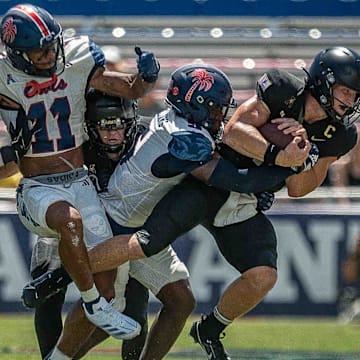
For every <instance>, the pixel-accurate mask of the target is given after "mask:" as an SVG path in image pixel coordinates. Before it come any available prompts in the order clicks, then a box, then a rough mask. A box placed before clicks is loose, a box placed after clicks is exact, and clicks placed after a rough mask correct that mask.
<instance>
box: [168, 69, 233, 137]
mask: <svg viewBox="0 0 360 360" xmlns="http://www.w3.org/2000/svg"><path fill="white" fill-rule="evenodd" d="M232 94H233V90H232V87H231V84H230V81H229V79H228V77H227V76H226V75H225V74H224V73H223V72H222V71H221V70H219V69H217V68H216V67H214V66H212V65H208V64H189V65H185V66H182V67H180V68H178V69H176V70H175V71H174V72H173V73H172V75H171V79H170V82H169V86H168V91H167V97H166V99H165V101H166V103H167V104H168V105H169V106H170V107H171V108H173V109H174V110H175V111H176V112H177V113H178V114H179V115H180V116H182V117H184V118H185V119H186V120H187V121H188V122H189V123H192V124H195V125H197V126H202V127H204V128H206V129H207V130H209V132H210V133H212V134H216V133H217V131H218V130H219V128H220V127H221V123H222V122H223V121H224V120H225V117H226V115H227V112H228V109H229V108H230V107H236V102H235V100H234V99H233V96H232Z"/></svg>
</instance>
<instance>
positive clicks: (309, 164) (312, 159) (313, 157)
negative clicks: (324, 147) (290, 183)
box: [292, 143, 320, 174]
mask: <svg viewBox="0 0 360 360" xmlns="http://www.w3.org/2000/svg"><path fill="white" fill-rule="evenodd" d="M310 144H311V149H310V152H309V156H308V157H307V159H306V160H305V161H304V163H303V165H302V166H294V167H292V169H293V170H294V172H295V173H296V174H298V173H300V172H302V171H309V170H310V169H311V168H313V167H314V166H315V165H316V163H317V162H318V160H319V157H320V152H319V148H318V147H317V145H316V144H315V143H310Z"/></svg>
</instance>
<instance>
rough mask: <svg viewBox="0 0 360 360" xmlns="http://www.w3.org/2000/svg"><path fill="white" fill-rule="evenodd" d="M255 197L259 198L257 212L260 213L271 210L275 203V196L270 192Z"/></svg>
mask: <svg viewBox="0 0 360 360" xmlns="http://www.w3.org/2000/svg"><path fill="white" fill-rule="evenodd" d="M255 196H256V198H257V206H256V210H257V211H259V212H260V211H266V210H269V209H270V208H271V207H272V206H273V204H274V202H275V195H274V193H273V192H270V191H262V192H260V193H256V194H255Z"/></svg>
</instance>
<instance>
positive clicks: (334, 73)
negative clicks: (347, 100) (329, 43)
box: [305, 47, 360, 123]
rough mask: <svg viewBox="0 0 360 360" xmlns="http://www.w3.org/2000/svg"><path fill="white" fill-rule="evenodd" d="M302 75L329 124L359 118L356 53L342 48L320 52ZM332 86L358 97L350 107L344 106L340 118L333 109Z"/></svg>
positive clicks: (359, 58)
mask: <svg viewBox="0 0 360 360" xmlns="http://www.w3.org/2000/svg"><path fill="white" fill-rule="evenodd" d="M305 72H306V79H305V82H306V87H307V88H308V89H310V92H311V95H312V96H313V97H314V98H315V99H316V100H317V101H318V102H319V104H320V105H321V106H322V108H323V109H324V110H325V111H326V113H327V114H328V115H329V116H330V117H331V118H332V119H333V121H342V122H344V123H350V122H351V120H350V119H351V118H353V117H354V116H358V115H359V95H360V55H359V54H358V53H357V52H356V51H354V50H351V49H348V48H345V47H332V48H329V49H325V50H322V51H321V52H320V53H318V54H317V55H316V56H315V58H314V60H313V63H312V64H311V66H310V69H309V70H308V71H306V70H305ZM335 84H340V85H343V86H346V87H348V88H350V89H352V90H354V91H356V92H357V94H358V96H357V98H356V101H355V103H354V105H353V106H351V107H349V106H347V105H346V104H344V106H343V108H344V110H346V111H345V114H344V115H340V114H338V113H337V112H336V111H335V110H334V108H333V104H334V96H333V87H334V85H335Z"/></svg>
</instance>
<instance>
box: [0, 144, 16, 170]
mask: <svg viewBox="0 0 360 360" xmlns="http://www.w3.org/2000/svg"><path fill="white" fill-rule="evenodd" d="M17 160H18V158H17V156H16V152H15V150H14V149H13V147H12V146H4V147H2V148H1V149H0V166H3V165H6V164H7V163H9V162H12V161H15V162H17Z"/></svg>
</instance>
